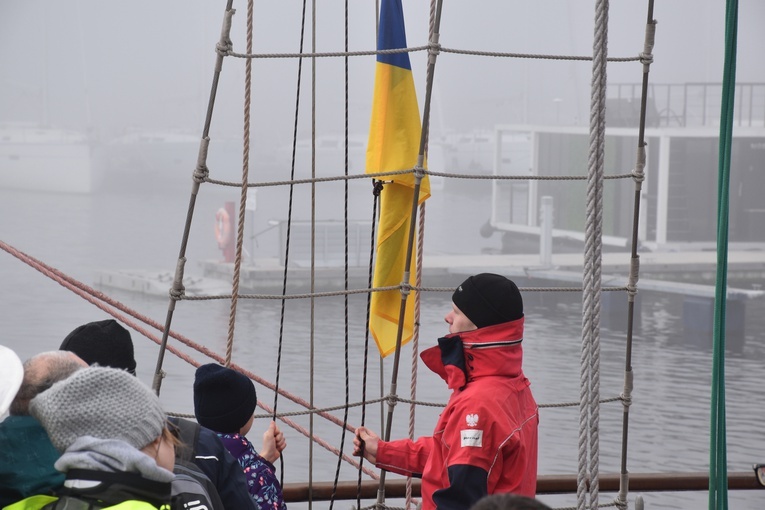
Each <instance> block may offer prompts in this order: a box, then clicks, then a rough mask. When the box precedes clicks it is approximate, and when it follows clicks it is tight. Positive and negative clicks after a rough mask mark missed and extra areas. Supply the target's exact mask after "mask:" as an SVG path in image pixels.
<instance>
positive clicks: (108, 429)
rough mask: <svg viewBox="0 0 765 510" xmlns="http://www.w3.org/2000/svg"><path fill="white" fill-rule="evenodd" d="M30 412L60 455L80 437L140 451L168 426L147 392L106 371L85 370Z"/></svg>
mask: <svg viewBox="0 0 765 510" xmlns="http://www.w3.org/2000/svg"><path fill="white" fill-rule="evenodd" d="M29 411H30V414H31V415H32V416H34V417H35V418H37V419H38V420H39V421H40V423H41V424H42V426H43V427H44V428H45V430H46V431H47V432H48V436H50V440H51V442H52V443H53V446H55V447H56V449H58V450H59V451H61V452H64V451H66V449H67V448H69V446H71V445H72V443H74V442H75V441H76V440H77V438H79V437H82V436H92V437H96V438H99V439H119V440H122V441H125V442H126V443H128V444H130V445H131V446H133V447H135V448H136V449H139V450H140V449H141V448H143V447H144V446H146V445H148V444H149V443H151V442H152V441H154V440H155V439H157V438H158V437H159V436H160V435H161V434H162V430H163V428H164V427H165V421H166V416H165V413H164V411H163V410H162V406H161V405H160V402H159V398H158V397H157V396H156V395H155V394H154V393H153V392H152V391H151V390H150V389H149V388H148V387H147V386H145V385H144V384H143V383H141V381H139V380H138V379H137V378H136V377H135V376H133V375H131V374H129V373H128V372H125V371H124V370H119V369H115V368H105V367H90V368H84V369H82V370H78V371H77V372H75V373H74V374H73V375H72V376H70V377H68V378H67V379H64V380H63V381H59V382H57V383H56V384H54V385H53V386H52V387H51V388H50V389H48V390H46V391H44V392H42V393H40V394H39V395H38V396H37V397H35V398H34V399H32V402H31V403H30V405H29Z"/></svg>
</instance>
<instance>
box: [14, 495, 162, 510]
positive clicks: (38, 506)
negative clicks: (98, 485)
mask: <svg viewBox="0 0 765 510" xmlns="http://www.w3.org/2000/svg"><path fill="white" fill-rule="evenodd" d="M56 501H58V497H56V496H31V497H28V498H26V499H22V500H21V501H19V502H17V503H14V504H12V505H8V506H6V507H4V508H3V510H42V509H43V508H45V507H46V506H47V505H49V504H51V503H55V502H56ZM50 508H56V507H55V505H52V506H51V507H50ZM102 508H103V510H157V507H155V506H154V505H152V504H151V503H147V502H146V501H138V500H128V501H123V502H122V503H119V504H117V505H112V506H105V507H102ZM161 510H170V505H162V507H161Z"/></svg>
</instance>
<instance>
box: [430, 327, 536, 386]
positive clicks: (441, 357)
mask: <svg viewBox="0 0 765 510" xmlns="http://www.w3.org/2000/svg"><path fill="white" fill-rule="evenodd" d="M523 323H524V318H523V317H521V318H520V319H518V320H514V321H510V322H505V323H502V324H497V325H495V326H487V327H485V328H479V329H475V330H473V331H465V332H462V333H454V334H451V335H447V336H445V337H442V338H439V339H438V345H436V346H434V347H431V348H429V349H426V350H424V351H422V354H421V355H420V357H421V358H422V361H423V362H424V363H425V365H427V367H428V368H429V369H430V370H432V371H433V372H435V373H436V374H438V375H439V376H441V378H442V379H443V380H444V381H446V384H447V386H448V387H449V388H450V389H453V390H454V389H461V388H463V387H464V386H465V385H466V384H467V383H469V382H470V381H472V380H473V379H475V378H476V377H485V376H504V377H518V376H520V375H522V374H523V372H522V369H521V368H522V363H523V348H522V347H521V342H522V341H523Z"/></svg>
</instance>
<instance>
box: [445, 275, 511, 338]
mask: <svg viewBox="0 0 765 510" xmlns="http://www.w3.org/2000/svg"><path fill="white" fill-rule="evenodd" d="M521 317H523V299H522V298H521V293H520V291H519V290H518V287H517V286H516V285H515V283H513V281H512V280H508V279H507V278H505V277H504V276H501V275H498V274H492V273H481V274H477V275H474V276H471V277H469V278H468V279H467V280H465V281H464V282H462V284H460V286H459V287H457V289H456V290H455V291H454V294H452V309H451V311H449V313H447V314H446V316H445V317H444V320H445V321H446V322H447V324H449V333H461V332H464V331H472V330H474V329H479V328H485V327H488V326H495V325H497V324H502V323H505V322H510V321H514V320H517V319H520V318H521Z"/></svg>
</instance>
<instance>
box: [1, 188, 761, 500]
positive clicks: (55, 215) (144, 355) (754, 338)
mask: <svg viewBox="0 0 765 510" xmlns="http://www.w3.org/2000/svg"><path fill="white" fill-rule="evenodd" d="M359 189H360V188H359ZM459 189H461V191H462V192H461V193H460V194H455V193H454V191H453V189H450V188H447V189H446V190H444V191H441V192H439V193H438V194H434V198H433V199H431V201H429V203H428V211H427V222H428V223H427V225H428V227H426V230H427V237H426V243H427V245H426V246H427V247H428V250H429V251H430V252H431V253H435V252H444V253H479V252H480V251H481V250H482V249H485V248H497V247H498V246H499V239H498V238H496V237H495V238H491V239H484V238H481V237H480V236H479V235H478V229H479V228H480V226H481V224H483V222H485V221H486V218H487V217H488V204H487V203H486V200H485V199H484V198H483V197H484V195H483V194H482V193H480V192H482V191H486V190H485V188H482V187H481V186H476V187H475V188H474V189H472V190H470V189H469V190H468V191H467V192H465V191H464V188H463V187H461V186H460V187H459ZM237 193H238V191H232V192H225V191H219V190H210V189H203V192H202V194H201V195H200V199H199V202H198V206H197V212H196V216H195V222H194V226H193V228H192V233H191V240H190V243H189V250H188V256H189V264H188V265H187V272H188V273H190V274H199V269H198V267H197V265H196V262H198V261H200V260H204V259H215V258H218V257H219V254H218V252H217V249H216V246H215V242H214V238H213V222H214V213H215V210H216V209H217V208H218V207H220V206H221V205H222V203H223V201H224V200H237ZM284 193H285V192H284V191H283V190H273V191H268V192H261V193H259V196H258V211H257V212H256V214H255V227H254V228H253V229H252V231H261V230H264V229H265V228H267V221H268V220H269V219H284V218H286V209H284V202H285V197H286V195H285V194H284ZM301 200H303V199H301ZM336 205H337V204H336V203H332V204H330V205H327V206H326V207H328V208H333V207H336ZM186 206H187V187H186V185H185V183H184V182H182V183H181V187H180V190H179V191H178V192H175V193H157V194H149V195H146V194H139V193H133V194H130V193H128V194H123V195H116V194H103V195H91V196H75V195H59V194H47V195H38V194H33V193H26V192H15V191H7V190H0V214H1V215H2V218H3V220H2V223H0V239H2V240H3V241H5V242H7V243H9V244H11V245H14V246H15V247H17V248H18V249H21V250H23V251H26V252H27V253H28V254H30V255H32V256H34V257H37V258H39V259H41V260H43V261H45V262H47V263H48V264H50V265H52V266H54V267H57V268H58V269H60V270H61V271H63V272H65V273H67V274H69V275H71V276H73V277H75V278H77V279H79V280H81V281H83V282H85V283H87V284H91V283H92V282H93V281H94V272H95V271H96V270H97V269H140V270H162V271H170V270H172V269H173V268H174V265H175V260H176V257H177V254H178V247H179V243H180V236H181V228H182V225H183V221H184V219H185V214H186ZM352 217H354V218H356V219H361V220H363V219H365V218H367V217H368V215H367V214H364V213H361V214H360V213H359V212H358V209H357V210H355V211H354V212H353V213H352ZM254 254H255V256H256V257H266V256H269V257H270V256H277V254H278V251H277V234H276V231H275V230H272V231H269V232H266V233H265V234H263V235H261V236H259V238H258V243H257V245H255V247H254ZM0 282H2V292H1V293H0V323H1V324H2V332H3V334H2V343H3V344H5V345H9V346H10V347H12V348H13V349H15V350H16V351H17V352H18V354H19V355H20V356H21V357H22V358H27V357H29V356H31V355H33V354H35V353H37V352H40V351H43V350H49V349H55V348H57V347H58V345H59V344H60V342H61V340H62V339H63V337H64V336H65V335H66V334H67V333H68V332H69V331H70V330H72V329H73V328H74V327H76V326H78V325H80V324H82V323H84V322H88V321H92V320H99V319H103V318H106V317H107V315H106V314H105V313H104V312H103V311H101V310H99V309H97V308H96V307H94V306H93V305H91V304H89V303H87V302H86V301H84V300H83V299H81V298H79V297H77V296H75V295H74V294H72V293H71V292H70V291H68V290H66V289H64V288H63V287H61V286H59V285H58V284H56V283H54V282H53V281H51V280H49V279H48V278H46V277H45V276H43V275H41V274H40V273H38V272H36V271H35V270H33V269H31V268H29V267H27V266H25V265H24V264H22V263H20V262H19V261H18V260H16V259H15V258H13V257H11V256H10V255H8V254H6V253H4V252H2V253H0ZM102 290H104V291H106V292H107V293H108V294H110V295H112V296H113V297H115V298H116V299H118V300H120V301H122V302H123V303H125V304H126V305H127V306H129V307H131V308H134V309H136V310H137V311H139V312H141V313H144V314H146V315H148V316H150V317H152V318H154V319H156V320H159V321H160V322H163V321H164V317H165V312H166V309H167V300H166V299H164V298H157V297H149V296H143V295H138V294H132V293H128V292H119V291H113V290H109V289H102ZM642 297H643V304H642V324H643V327H642V329H641V330H640V331H639V332H638V333H637V334H636V337H635V347H634V360H633V364H634V371H635V390H634V405H633V407H632V410H631V421H630V434H629V439H630V442H629V469H630V470H631V471H632V472H649V471H704V470H706V469H707V466H708V458H709V455H708V450H709V446H708V443H709V435H708V430H709V394H710V379H711V376H710V371H711V352H710V351H709V350H705V349H699V348H698V347H692V346H689V345H685V344H684V343H683V342H682V341H681V340H680V339H681V337H682V328H683V323H682V320H681V317H682V301H681V299H679V298H677V297H669V296H662V295H658V294H654V295H652V294H648V293H646V294H644V295H643V296H642ZM526 303H527V304H526V316H527V333H526V342H525V353H526V356H525V371H526V374H527V375H528V377H529V378H530V379H531V381H532V387H533V389H534V392H535V395H536V397H537V400H538V402H539V403H553V402H568V401H574V400H577V399H578V393H579V392H578V385H579V344H580V332H579V329H580V323H581V319H580V317H581V304H580V301H579V298H578V297H577V296H576V295H574V294H566V295H563V296H551V295H547V294H545V295H544V296H539V295H534V294H531V293H528V294H527V295H526ZM447 306H448V296H447V295H438V294H435V295H433V294H431V295H427V296H426V297H425V299H424V300H423V306H422V320H421V322H422V335H423V339H422V343H423V345H424V346H429V345H432V344H433V342H434V340H435V338H436V337H437V336H438V335H441V334H443V333H444V332H445V331H446V328H445V327H444V324H443V322H442V317H443V314H444V313H445V312H446V309H447ZM364 310H365V304H364V300H363V298H358V297H357V298H354V299H352V300H351V303H350V310H349V315H350V323H349V338H350V346H349V350H350V358H351V363H350V365H351V366H350V375H349V380H350V388H351V390H350V397H349V398H350V401H351V402H356V401H358V400H360V398H361V385H362V383H361V381H362V359H363V342H364V320H365V316H364V314H365V311H364ZM228 315H229V305H228V303H227V302H206V303H203V304H201V303H191V302H183V303H180V304H179V305H178V307H177V311H176V313H175V318H174V322H173V327H174V329H175V330H177V331H179V332H181V333H183V334H185V335H187V336H189V337H191V338H192V339H193V340H195V341H197V342H200V343H204V344H205V345H207V346H209V347H210V348H212V349H213V350H215V351H217V352H223V351H224V349H225V339H226V331H227V324H228ZM279 316H280V308H279V303H276V302H242V301H240V303H239V313H238V321H237V324H236V333H237V335H236V344H235V348H234V355H233V356H234V361H235V362H237V363H239V364H241V365H243V366H245V367H247V368H249V369H251V370H253V371H255V372H257V373H259V374H260V375H262V376H263V377H265V378H266V379H269V380H272V381H273V380H274V379H275V377H276V372H277V367H276V345H277V340H278V335H279ZM313 316H314V328H313V329H314V334H313V341H314V345H315V366H314V367H313V371H314V375H313V381H314V382H313V395H314V400H315V404H316V405H317V406H320V407H321V406H330V405H337V404H341V403H342V402H343V401H344V392H345V389H344V388H345V377H344V373H345V370H344V363H343V356H344V343H345V342H344V340H345V332H344V323H345V319H344V307H343V300H342V298H331V299H325V300H318V301H317V302H316V304H315V309H314V314H313ZM310 317H311V308H310V306H309V304H308V302H305V301H303V302H297V301H294V302H290V303H289V304H288V306H287V309H286V318H287V320H286V323H285V326H284V335H283V359H282V366H281V370H280V385H281V387H282V388H284V389H285V390H287V391H289V392H291V393H293V394H296V395H299V396H301V397H302V398H304V399H309V391H310V390H309V388H310V380H311V378H310V372H311V367H310V365H309V361H308V359H309V358H308V353H309V351H310V349H309V346H310V340H311V321H310ZM764 317H765V306H764V305H763V303H761V302H757V303H751V304H750V305H749V306H748V308H747V319H746V341H745V345H744V348H743V351H741V352H731V353H729V354H728V358H727V365H726V369H727V402H728V410H727V417H728V448H729V451H728V459H729V469H730V470H732V471H742V470H748V469H750V466H751V464H752V463H754V462H763V461H765V436H764V435H763V427H762V423H763V420H765V412H764V411H763V409H765V406H763V397H762V394H761V392H760V391H759V390H760V389H761V388H762V380H763V375H764V372H765V369H764V367H765V363H764V361H765V346H763V343H762V333H761V332H762V331H763V329H764V328H765V323H764V322H765V321H764V319H763V318H764ZM602 336H603V339H602V369H601V370H602V393H603V395H604V396H606V397H610V396H615V395H618V394H619V392H620V391H621V384H622V377H623V365H624V334H623V333H621V332H618V331H610V330H607V329H604V330H603V332H602ZM134 339H135V343H136V350H137V358H138V361H139V367H138V375H139V377H140V378H141V379H142V380H144V381H145V382H147V383H148V382H150V380H151V374H152V372H153V369H154V364H155V360H156V355H157V347H156V346H155V345H154V344H153V343H151V342H150V341H148V340H145V339H143V338H142V337H140V336H139V334H138V333H134ZM372 349H373V352H372V354H373V355H372V356H370V369H369V381H370V385H369V389H368V398H372V397H374V396H377V395H379V393H380V389H379V384H378V381H379V362H378V361H377V358H376V349H374V348H372ZM192 356H193V357H194V358H195V359H197V360H199V361H201V362H207V361H208V360H206V359H205V358H204V357H202V356H201V355H199V354H197V353H192ZM410 358H411V347H410V346H406V347H405V348H404V350H403V357H402V369H401V379H400V381H399V393H400V394H402V395H406V394H408V391H409V390H408V388H409V373H410V364H411V361H410ZM391 366H392V359H391V358H389V359H386V361H385V363H384V369H383V370H384V378H385V380H386V383H385V391H386V392H387V387H388V384H389V383H388V382H387V381H388V379H389V377H390V372H391ZM421 368H422V367H421ZM165 369H166V370H167V372H168V377H167V379H166V380H165V382H164V384H163V390H162V400H163V401H164V403H165V404H166V406H167V408H168V409H169V410H172V411H178V412H190V411H191V409H192V405H191V402H192V400H191V383H192V380H193V369H192V368H191V367H190V366H189V365H188V364H186V363H185V362H182V361H180V360H177V359H176V358H174V357H172V356H170V357H169V359H167V361H166V364H165ZM258 392H259V397H260V399H261V400H263V401H265V402H266V403H268V404H269V405H272V404H273V395H272V394H271V393H270V392H269V391H267V390H265V389H262V388H260V387H259V389H258ZM447 397H448V394H447V391H446V388H445V387H444V385H443V383H442V382H441V381H440V380H437V379H436V377H435V376H433V375H431V374H429V373H428V372H427V371H426V370H422V371H420V373H419V384H418V390H417V398H418V399H420V400H424V401H433V402H444V401H445V400H446V399H447ZM279 410H280V411H292V410H298V406H296V405H295V404H293V403H292V402H289V401H288V400H286V399H284V398H280V399H279ZM407 413H408V410H407V409H406V408H405V406H398V407H397V409H396V415H395V416H396V418H395V420H394V422H395V430H394V432H393V435H394V436H403V435H404V434H406V430H407V426H408V425H407V424H408V418H407ZM335 414H336V416H339V417H341V418H342V413H341V412H336V413H335ZM437 414H438V409H437V408H430V407H425V408H419V409H418V412H417V420H416V429H417V434H420V435H421V434H428V433H430V432H431V427H432V426H433V424H434V423H435V419H436V415H437ZM621 416H622V412H621V407H620V405H617V404H607V405H604V406H603V408H602V411H601V448H600V450H601V454H602V456H601V471H602V472H615V471H617V470H618V467H619V463H620V459H619V452H620V441H621ZM380 419H381V413H380V410H379V406H377V405H374V406H370V407H369V408H368V409H367V414H366V423H367V424H368V425H370V426H372V427H373V428H378V429H379V423H380ZM295 421H296V422H298V423H300V424H301V425H303V426H306V427H307V426H308V424H309V420H308V418H307V417H304V416H302V417H298V418H295ZM348 421H349V423H351V424H352V425H358V424H359V423H360V422H361V414H360V408H353V409H352V410H351V412H350V413H349V418H348ZM577 421H578V409H577V408H565V409H558V410H547V409H545V410H542V412H541V440H540V463H539V469H540V473H543V474H553V473H573V472H575V471H576V467H577V434H578V424H577ZM265 426H266V421H265V420H262V421H261V422H260V428H261V429H262V428H265ZM314 426H315V432H316V434H317V435H319V436H321V437H322V438H324V439H325V440H326V441H327V442H329V443H331V444H334V445H339V444H340V442H341V431H340V430H339V428H338V427H336V426H335V425H332V424H329V423H328V422H327V421H326V420H324V419H322V418H316V419H315V421H314ZM257 430H258V424H257V423H256V426H255V428H254V431H253V432H252V433H251V439H253V440H254V441H256V442H257V441H258V433H257ZM286 435H287V437H288V442H289V446H288V448H287V450H286V452H285V481H287V482H293V481H305V480H306V479H307V478H308V473H309V467H308V466H309V461H308V459H309V446H308V441H307V440H306V439H305V438H304V437H303V436H302V435H300V434H299V433H298V432H296V431H294V430H291V429H287V430H286ZM350 448H351V443H350V437H349V436H348V435H346V440H345V451H346V452H347V451H349V450H350ZM335 466H336V459H335V457H333V456H332V455H330V454H329V453H326V452H325V451H324V450H323V449H321V447H318V446H317V447H314V449H313V479H314V480H319V481H330V480H332V479H333V477H334V472H335ZM355 477H356V471H355V470H354V469H353V468H351V467H350V466H346V465H343V467H342V471H341V479H343V480H353V479H355ZM634 496H635V494H631V495H630V500H631V501H632V500H634ZM611 497H612V495H610V494H604V495H602V500H601V501H609V500H610V499H611ZM645 498H646V501H647V508H667V509H689V510H690V509H697V508H704V507H705V506H706V498H707V495H706V493H655V494H646V495H645ZM541 499H542V500H544V501H546V502H548V503H550V504H552V505H558V506H561V505H573V504H575V497H574V496H567V497H563V496H561V497H557V496H556V497H549V496H543V497H542V498H541ZM764 500H765V498H763V493H762V492H754V491H750V492H731V493H730V507H731V508H733V509H752V510H754V509H758V508H762V504H763V501H764ZM327 506H328V504H319V505H317V507H319V508H325V507H327ZM349 506H350V503H344V502H343V503H339V504H338V507H339V508H347V507H349ZM293 507H294V508H300V507H301V506H300V505H293Z"/></svg>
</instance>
